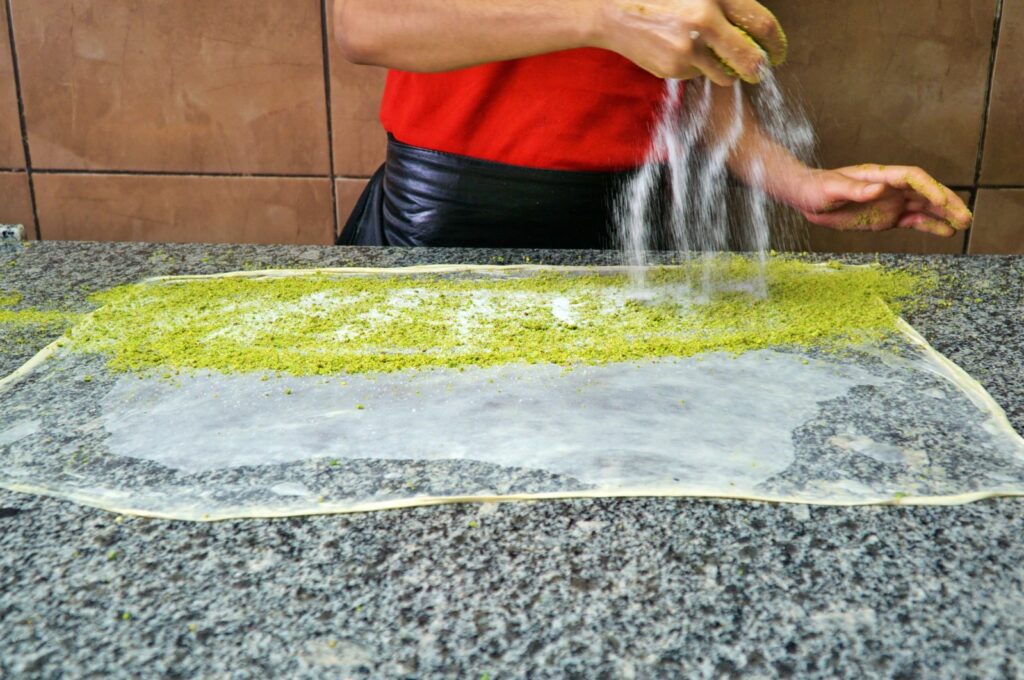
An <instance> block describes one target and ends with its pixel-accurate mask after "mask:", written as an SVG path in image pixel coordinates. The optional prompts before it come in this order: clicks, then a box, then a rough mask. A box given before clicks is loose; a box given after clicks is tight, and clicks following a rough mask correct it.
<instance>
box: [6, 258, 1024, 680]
mask: <svg viewBox="0 0 1024 680" xmlns="http://www.w3.org/2000/svg"><path fill="white" fill-rule="evenodd" d="M842 259H843V260H846V261H857V262H863V261H865V258H864V257H852V256H846V257H844V258H842ZM870 259H874V258H870ZM881 259H882V261H883V262H884V263H886V264H889V265H893V266H908V267H918V266H928V267H932V268H935V269H937V270H938V271H939V272H940V274H941V276H942V279H943V286H942V288H941V289H940V290H939V291H937V292H936V293H934V294H933V295H932V296H931V297H930V298H929V299H927V300H925V302H924V304H923V305H922V308H921V309H919V310H917V311H915V312H914V313H913V314H912V315H910V317H909V320H910V322H911V323H912V324H913V325H914V326H915V327H916V328H917V329H918V330H919V331H920V332H921V333H922V334H923V335H924V336H925V337H926V338H927V339H928V340H929V341H930V342H931V343H932V344H933V345H934V346H935V347H936V348H937V349H938V350H939V351H941V352H943V353H944V354H946V355H947V356H948V357H950V358H951V359H952V360H953V361H955V362H957V363H958V364H960V365H961V366H962V367H963V368H964V369H965V370H967V371H968V372H969V373H971V374H972V375H973V376H974V377H975V378H977V379H978V380H979V381H980V382H981V383H982V384H983V385H984V386H985V387H986V388H987V389H988V390H989V391H990V393H991V394H992V396H993V397H994V398H995V399H996V400H997V401H998V402H999V403H1000V404H1001V405H1002V406H1003V408H1004V409H1005V410H1006V411H1007V414H1008V416H1009V417H1010V420H1011V422H1012V423H1013V425H1014V426H1015V427H1016V428H1017V429H1018V431H1024V361H1022V360H1021V358H1022V357H1024V258H1012V257H977V258H963V257H929V258H921V257H896V256H888V257H883V258H881ZM526 261H528V262H532V263H538V262H540V263H546V264H598V263H602V264H603V263H613V262H615V261H616V256H615V254H614V253H603V252H584V251H566V252H553V251H547V252H524V251H471V250H420V249H414V250H395V249H342V248H322V247H286V246H209V245H152V244H96V243H59V242H46V243H37V244H32V245H31V246H30V247H28V248H25V249H23V250H21V251H17V252H0V292H7V293H10V292H18V293H20V294H22V295H23V296H24V299H23V301H22V302H21V303H20V306H21V307H25V308H28V307H35V308H43V309H58V310H67V311H85V310H88V309H89V303H88V302H87V300H86V296H87V295H88V293H90V292H93V291H95V290H97V289H101V288H105V287H109V286H112V285H116V284H120V283H127V282H132V281H137V280H139V279H141V278H144V277H147V276H154V275H164V274H184V273H189V274H194V273H216V272H221V271H226V270H235V269H245V268H264V267H310V268H315V267H327V266H347V265H355V266H399V265H411V264H424V263H442V262H466V263H496V262H504V263H519V262H526ZM54 332H55V331H53V330H50V331H48V332H42V333H28V332H26V331H25V330H24V329H16V328H5V327H3V325H2V324H0V339H2V341H3V343H4V346H3V352H2V353H0V364H2V365H0V370H2V371H3V373H4V374H6V373H8V372H10V371H12V370H13V369H15V368H16V367H17V366H19V365H20V364H21V363H23V362H24V361H25V360H26V359H27V358H29V357H30V356H32V355H33V354H34V353H35V352H36V351H38V350H39V349H40V348H41V347H43V346H44V345H45V344H47V343H48V342H49V341H50V340H52V339H53V338H52V334H53V333H54ZM1022 510H1024V505H1022V504H1021V502H1020V501H1019V500H1013V499H1001V500H994V501H987V502H981V503H976V504H972V505H967V506H958V507H935V508H929V507H866V508H828V507H807V506H779V505H770V504H763V503H745V502H730V501H696V500H686V499H629V500H610V499H609V500H581V501H553V502H529V503H505V504H485V505H460V506H441V507H427V508H418V509H413V510H402V511H388V512H376V513H368V514H357V515H345V516H327V517H313V518H303V519H284V520H244V521H230V522H221V523H213V524H195V523H187V522H169V521H158V520H146V519H139V518H133V517H119V516H116V515H113V514H110V513H107V512H104V511H100V510H95V509H91V508H86V507H82V506H78V505H75V504H72V503H68V502H63V501H57V500H53V499H49V498H40V497H34V496H28V495H22V494H16V493H11V492H7V491H0V677H25V676H31V677H79V676H87V675H89V676H93V675H95V676H103V677H121V676H124V677H137V676H151V675H170V676H181V677H195V676H204V677H206V676H221V675H224V676H227V675H230V676H231V677H240V678H245V677H261V678H262V677H278V676H287V677H403V676H404V677H421V676H445V677H450V676H456V677H470V678H482V677H489V678H495V679H496V678H506V677H531V678H532V677H566V676H568V677H587V678H591V677H652V676H659V677H660V676H673V675H680V674H683V675H686V676H687V677H734V676H735V677H738V676H740V675H743V676H765V677H787V676H799V677H829V678H832V677H862V676H865V675H869V676H885V677H904V678H917V677H925V676H927V677H936V678H945V677H948V678H966V677H1019V676H1022V675H1024V619H1022V618H1021V616H1020V612H1021V611H1024V570H1022V568H1021V566H1020V565H1021V564H1022V563H1024V541H1021V539H1020V537H1021V536H1024V512H1022Z"/></svg>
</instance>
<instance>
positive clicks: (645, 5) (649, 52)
mask: <svg viewBox="0 0 1024 680" xmlns="http://www.w3.org/2000/svg"><path fill="white" fill-rule="evenodd" d="M333 19H334V27H335V38H336V40H337V41H338V45H339V47H340V49H341V53H342V54H343V55H344V56H345V58H346V59H348V60H349V61H352V62H355V63H361V64H373V65H377V66H386V67H388V68H396V69H401V70H406V71H419V72H436V71H448V70H452V69H457V68H464V67H468V66H474V65H477V64H483V63H489V62H494V61H503V60H507V59H516V58H521V57H529V56H535V55H539V54H546V53H549V52H557V51H560V50H567V49H573V48H580V47H597V48H603V49H608V50H611V51H614V52H617V53H619V54H621V55H623V56H624V57H626V58H627V59H630V60H631V61H633V62H634V63H636V64H637V65H639V66H640V67H641V68H644V69H645V70H647V71H649V72H651V73H654V74H655V75H657V76H659V77H666V78H668V77H671V78H680V79H688V78H693V77H696V76H698V75H706V76H707V77H708V78H710V79H711V80H712V81H713V82H716V83H719V84H722V85H726V84H729V83H731V82H732V80H733V76H732V75H730V73H729V72H728V69H726V68H723V62H725V63H726V64H727V65H728V67H729V68H731V69H733V70H734V71H735V72H736V73H738V74H739V75H740V77H742V78H743V79H745V80H749V81H752V82H753V81H757V80H758V73H759V72H760V68H761V66H763V64H764V61H765V56H766V55H765V53H764V52H762V50H761V47H763V48H764V50H766V51H767V56H768V58H770V60H771V61H772V62H775V63H777V62H779V61H781V60H782V59H783V58H784V56H785V51H786V42H785V35H784V34H783V32H782V28H781V27H780V26H779V24H778V21H777V20H776V19H775V17H774V16H773V15H772V14H771V12H769V11H768V10H767V9H766V8H764V7H763V6H762V5H761V4H759V3H758V2H756V1H755V0H485V1H482V0H336V2H335V5H334V18H333ZM751 37H752V38H753V39H754V40H755V41H756V43H755V42H754V41H752V40H751V39H750V38H751ZM758 45H760V46H761V47H759V46H758Z"/></svg>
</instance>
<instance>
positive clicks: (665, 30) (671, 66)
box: [596, 0, 786, 86]
mask: <svg viewBox="0 0 1024 680" xmlns="http://www.w3.org/2000/svg"><path fill="white" fill-rule="evenodd" d="M598 2H603V3H604V11H603V12H602V18H601V20H600V21H599V24H600V27H599V29H598V37H597V41H596V42H597V45H596V46H598V47H603V48H605V49H610V50H612V51H614V52H618V53H619V54H621V55H623V56H624V57H626V58H627V59H629V60H630V61H632V62H634V63H635V64H637V65H638V66H640V67H641V68H643V69H645V70H647V71H649V72H651V73H653V74H654V75H656V76H658V77H659V78H677V79H680V80H688V79H690V78H696V77H698V76H707V78H708V79H710V80H711V81H712V82H713V83H715V84H716V85H723V86H724V85H731V84H732V83H733V81H734V80H735V78H736V76H737V75H738V76H739V77H740V78H741V79H743V80H745V81H747V82H750V83H756V82H759V81H760V79H761V75H760V74H761V69H762V68H763V67H764V66H766V62H768V61H770V63H771V64H773V65H775V64H780V63H782V61H783V60H784V59H785V57H786V35H785V33H783V31H782V27H781V26H780V25H779V22H778V20H777V19H776V18H775V16H774V15H773V14H772V13H771V12H770V11H768V9H767V8H765V7H764V6H763V5H761V4H760V3H759V2H756V0H598Z"/></svg>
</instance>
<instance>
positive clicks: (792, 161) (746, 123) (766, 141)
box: [708, 87, 809, 204]
mask: <svg viewBox="0 0 1024 680" xmlns="http://www.w3.org/2000/svg"><path fill="white" fill-rule="evenodd" d="M712 89H713V94H712V99H711V109H710V112H709V125H708V132H709V137H710V140H709V141H710V143H711V144H712V145H717V144H722V143H724V142H725V141H726V138H727V137H728V136H729V135H730V133H731V132H734V130H735V128H734V126H736V125H738V126H739V130H740V132H739V136H738V138H737V140H736V141H735V143H734V144H733V148H732V151H731V153H730V154H729V157H728V160H727V165H728V168H729V172H730V173H731V174H732V175H733V176H734V177H736V178H737V179H739V180H740V181H741V182H743V183H744V184H746V185H748V186H756V187H758V188H760V189H763V190H764V191H765V192H766V193H767V194H768V195H770V196H772V197H773V198H775V199H776V200H779V201H782V202H784V203H790V204H792V203H793V202H794V200H796V196H797V195H798V194H799V183H800V181H801V178H802V177H803V176H804V175H805V174H806V173H807V172H808V170H809V168H808V167H807V166H806V165H804V163H802V162H801V161H800V160H799V159H798V158H796V157H795V156H794V155H793V154H792V153H790V151H789V150H788V149H786V148H785V147H784V146H782V145H781V144H779V143H778V142H776V141H775V140H774V139H772V138H771V136H770V135H769V134H768V133H767V132H765V130H764V128H763V127H762V126H761V123H760V121H759V120H758V118H757V114H756V113H755V112H754V109H753V107H752V106H751V105H750V102H749V101H748V100H747V98H746V96H744V97H743V98H742V108H741V111H740V119H739V121H737V119H736V95H735V91H734V90H733V89H732V88H719V87H715V88H712Z"/></svg>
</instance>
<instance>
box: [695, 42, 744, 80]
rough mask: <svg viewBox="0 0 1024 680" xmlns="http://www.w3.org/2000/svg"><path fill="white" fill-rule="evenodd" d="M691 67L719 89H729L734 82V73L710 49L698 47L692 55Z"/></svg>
mask: <svg viewBox="0 0 1024 680" xmlns="http://www.w3.org/2000/svg"><path fill="white" fill-rule="evenodd" d="M693 65H694V66H695V67H697V68H698V69H699V70H700V72H701V74H702V75H704V76H707V78H708V80H710V81H711V82H713V83H714V84H715V85H718V86H720V87H729V86H731V85H732V84H733V82H734V81H735V80H736V72H735V71H733V70H732V69H730V68H728V67H727V66H725V65H724V64H722V61H721V60H720V59H719V58H718V57H717V56H716V55H715V54H714V52H712V51H711V49H710V48H707V47H703V46H698V47H696V51H695V52H694V54H693Z"/></svg>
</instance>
